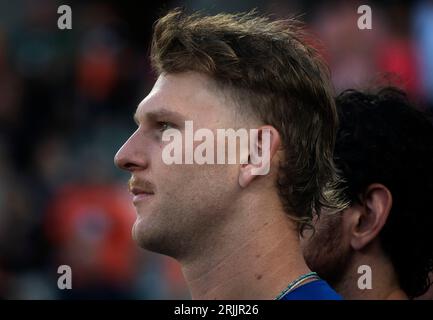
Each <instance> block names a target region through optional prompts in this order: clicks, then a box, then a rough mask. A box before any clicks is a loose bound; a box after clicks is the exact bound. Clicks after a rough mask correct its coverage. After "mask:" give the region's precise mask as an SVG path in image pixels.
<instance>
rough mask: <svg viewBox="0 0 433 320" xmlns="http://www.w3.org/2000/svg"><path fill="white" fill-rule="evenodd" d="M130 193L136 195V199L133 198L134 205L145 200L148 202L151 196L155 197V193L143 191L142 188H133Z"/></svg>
mask: <svg viewBox="0 0 433 320" xmlns="http://www.w3.org/2000/svg"><path fill="white" fill-rule="evenodd" d="M130 191H131V193H132V194H133V195H134V197H133V198H132V202H133V203H134V204H135V203H138V202H140V201H143V200H147V199H149V198H150V197H151V196H153V195H154V193H153V191H151V190H145V189H141V188H138V187H132V188H131V190H130Z"/></svg>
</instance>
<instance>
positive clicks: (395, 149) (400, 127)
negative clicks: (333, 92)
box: [334, 87, 433, 298]
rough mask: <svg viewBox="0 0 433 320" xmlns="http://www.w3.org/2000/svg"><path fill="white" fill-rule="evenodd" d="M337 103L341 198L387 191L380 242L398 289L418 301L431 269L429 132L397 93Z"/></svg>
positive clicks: (432, 143) (349, 96)
mask: <svg viewBox="0 0 433 320" xmlns="http://www.w3.org/2000/svg"><path fill="white" fill-rule="evenodd" d="M336 103H337V109H338V113H339V119H340V128H339V130H338V133H337V142H336V147H335V157H334V159H335V162H336V165H337V167H338V168H339V169H340V170H341V175H342V178H343V179H344V180H345V181H344V182H343V187H344V188H345V191H344V194H345V196H346V198H347V199H348V200H349V201H350V202H351V203H353V202H358V203H362V201H361V199H360V197H359V196H360V194H362V193H363V192H364V190H365V189H366V188H367V187H368V185H370V184H372V183H381V184H383V185H385V186H386V187H387V188H388V189H389V190H390V192H391V194H392V196H393V206H392V209H391V212H390V215H389V217H388V220H387V222H386V224H385V226H384V227H383V229H382V231H381V232H380V234H379V238H380V241H381V245H382V247H383V250H384V252H385V253H386V254H387V255H388V256H389V258H390V260H391V262H392V264H393V266H394V268H395V270H396V273H397V275H398V279H399V282H400V286H401V288H402V289H403V290H404V291H405V292H406V293H407V294H408V296H409V297H411V298H413V297H416V296H419V295H421V294H423V293H424V292H425V291H426V290H427V289H428V287H429V286H430V280H429V277H428V274H429V272H430V271H431V270H432V269H433V239H432V230H433V211H432V207H431V201H430V200H431V197H432V196H433V126H432V124H431V123H430V122H429V121H428V120H427V118H426V117H425V116H424V115H423V114H422V112H420V111H418V110H416V109H415V108H414V107H412V106H411V105H410V103H409V101H408V99H407V97H406V95H405V93H404V92H402V91H400V90H399V89H397V88H392V87H386V88H383V89H381V90H379V91H378V92H377V93H371V94H370V93H362V92H359V91H356V90H347V91H345V92H343V93H342V94H340V95H339V96H338V97H337V99H336Z"/></svg>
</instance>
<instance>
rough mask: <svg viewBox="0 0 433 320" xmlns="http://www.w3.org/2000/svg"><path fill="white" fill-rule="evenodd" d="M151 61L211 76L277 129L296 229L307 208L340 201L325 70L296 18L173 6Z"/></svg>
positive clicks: (285, 199)
mask: <svg viewBox="0 0 433 320" xmlns="http://www.w3.org/2000/svg"><path fill="white" fill-rule="evenodd" d="M151 61H152V65H153V67H154V69H156V71H157V73H158V74H161V73H179V72H184V71H195V72H199V73H202V74H205V75H207V76H209V77H210V78H212V79H213V80H215V84H216V85H217V86H218V87H220V88H222V89H224V90H226V92H228V93H229V95H230V96H231V97H232V98H233V99H234V101H236V102H237V105H239V107H240V108H242V109H243V110H244V111H246V113H247V114H252V115H253V116H254V117H257V118H258V119H260V120H261V121H263V123H264V124H269V125H272V126H274V127H275V128H276V129H277V130H278V131H279V133H280V134H281V137H282V141H283V145H284V148H285V159H284V161H283V163H281V164H280V165H281V167H280V170H279V177H278V182H277V183H278V188H279V193H280V198H281V201H282V203H283V205H284V208H285V210H286V211H287V212H288V213H291V214H292V218H294V219H295V220H296V221H298V222H300V227H301V229H302V227H303V226H304V223H308V222H309V221H310V220H311V217H312V212H313V211H317V212H320V209H321V208H322V207H328V208H336V209H341V208H342V206H341V205H340V204H339V203H338V202H337V200H338V197H337V192H335V190H334V189H333V187H334V185H333V182H334V181H336V173H335V168H334V164H333V158H332V154H333V148H334V142H335V133H336V129H337V121H338V117H337V112H336V109H335V103H334V100H333V95H332V90H331V86H330V80H329V75H328V70H327V68H326V67H325V65H324V64H323V63H322V61H321V59H320V58H319V55H318V54H317V52H316V51H315V50H314V49H313V48H312V47H310V46H308V45H307V44H306V43H305V39H304V33H303V31H302V28H301V26H300V23H299V22H298V21H296V20H295V19H289V20H285V21H271V20H270V19H269V18H267V17H261V16H257V15H256V14H255V13H254V12H250V13H242V14H218V15H215V16H206V15H203V14H201V13H194V14H192V15H186V14H185V13H183V12H182V11H180V10H174V11H171V12H169V13H168V14H167V15H166V16H164V17H162V18H161V19H159V20H158V21H157V23H156V24H155V27H154V34H153V41H152V48H151Z"/></svg>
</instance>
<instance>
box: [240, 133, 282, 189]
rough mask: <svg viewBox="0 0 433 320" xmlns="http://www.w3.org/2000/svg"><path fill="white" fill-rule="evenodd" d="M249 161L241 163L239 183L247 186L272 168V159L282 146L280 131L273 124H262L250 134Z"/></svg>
mask: <svg viewBox="0 0 433 320" xmlns="http://www.w3.org/2000/svg"><path fill="white" fill-rule="evenodd" d="M249 140H250V141H249V142H250V143H249V148H248V162H247V163H244V164H242V163H241V164H240V170H239V185H240V186H241V187H242V188H245V187H247V186H248V184H250V182H251V181H253V179H254V178H255V177H256V176H258V175H266V174H268V173H269V171H270V168H271V162H272V159H273V158H274V157H275V155H276V153H277V151H278V149H279V148H280V146H281V138H280V134H279V133H278V131H277V130H276V129H275V128H274V127H272V126H262V127H260V128H258V130H257V131H256V132H255V133H253V134H250V136H249Z"/></svg>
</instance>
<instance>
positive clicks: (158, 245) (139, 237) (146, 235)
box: [132, 217, 174, 256]
mask: <svg viewBox="0 0 433 320" xmlns="http://www.w3.org/2000/svg"><path fill="white" fill-rule="evenodd" d="M168 234H169V232H167V231H165V232H164V231H163V230H161V228H158V227H157V226H155V225H154V226H152V227H151V226H150V223H149V221H145V220H144V219H142V218H140V217H138V218H137V220H136V221H135V223H134V226H133V227H132V238H133V239H134V241H135V243H136V244H137V245H138V246H139V247H140V248H142V249H145V250H149V251H152V252H155V253H160V254H164V255H168V256H174V254H173V248H172V247H173V246H172V245H170V241H169V239H168V238H167V235H168Z"/></svg>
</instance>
